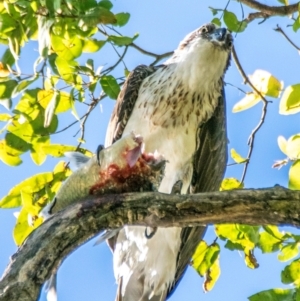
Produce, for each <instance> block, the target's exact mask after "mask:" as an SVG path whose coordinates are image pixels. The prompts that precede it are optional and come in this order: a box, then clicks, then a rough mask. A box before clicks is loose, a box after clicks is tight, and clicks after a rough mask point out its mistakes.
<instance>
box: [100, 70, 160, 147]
mask: <svg viewBox="0 0 300 301" xmlns="http://www.w3.org/2000/svg"><path fill="white" fill-rule="evenodd" d="M157 68H158V67H151V66H150V67H148V66H145V65H139V66H137V67H136V68H135V69H134V70H133V71H131V72H130V74H129V75H128V77H127V79H126V81H125V83H124V85H123V88H122V90H121V92H120V94H119V96H118V99H117V103H116V105H115V108H114V110H113V113H112V116H111V119H110V122H109V125H108V129H107V133H106V141H105V144H106V146H109V145H111V144H112V143H114V142H115V141H116V140H118V139H120V138H121V137H122V134H123V131H124V128H125V126H126V124H127V122H128V119H129V118H130V115H131V113H132V110H133V108H134V105H135V102H136V100H137V97H138V93H139V89H140V86H141V84H142V81H143V80H144V79H145V78H146V77H148V76H149V75H151V74H152V73H153V72H154V71H155V70H157Z"/></svg>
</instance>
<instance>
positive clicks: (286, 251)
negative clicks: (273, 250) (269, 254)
mask: <svg viewBox="0 0 300 301" xmlns="http://www.w3.org/2000/svg"><path fill="white" fill-rule="evenodd" d="M280 251H281V252H280V254H278V259H279V260H280V261H287V260H290V259H292V258H293V257H295V256H297V255H298V243H292V244H288V245H286V246H284V247H283V248H282V249H281V250H280Z"/></svg>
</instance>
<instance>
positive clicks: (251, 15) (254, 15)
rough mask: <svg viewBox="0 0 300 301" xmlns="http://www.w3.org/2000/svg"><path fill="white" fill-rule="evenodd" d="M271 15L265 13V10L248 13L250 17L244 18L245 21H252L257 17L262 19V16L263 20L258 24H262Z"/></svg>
mask: <svg viewBox="0 0 300 301" xmlns="http://www.w3.org/2000/svg"><path fill="white" fill-rule="evenodd" d="M269 17H270V15H268V14H266V13H263V12H256V13H250V14H249V15H248V17H247V18H246V19H244V20H243V21H244V22H247V23H250V22H252V21H253V20H255V19H260V18H262V19H263V20H262V21H261V22H259V23H258V24H261V23H263V22H265V21H266V20H267V19H268V18H269Z"/></svg>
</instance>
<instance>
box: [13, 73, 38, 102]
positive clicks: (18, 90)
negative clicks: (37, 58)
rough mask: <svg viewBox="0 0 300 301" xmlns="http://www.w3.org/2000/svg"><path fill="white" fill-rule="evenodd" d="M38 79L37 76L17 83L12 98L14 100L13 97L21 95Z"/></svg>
mask: <svg viewBox="0 0 300 301" xmlns="http://www.w3.org/2000/svg"><path fill="white" fill-rule="evenodd" d="M38 78H39V77H38V76H33V77H31V78H29V79H26V80H22V81H19V82H18V84H17V85H16V87H15V88H14V90H13V92H12V97H13V98H14V97H16V96H18V95H19V94H20V93H22V92H23V91H24V90H26V89H27V87H28V86H29V85H31V84H32V83H33V82H35V81H36V80H37V79H38Z"/></svg>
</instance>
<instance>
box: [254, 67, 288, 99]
mask: <svg viewBox="0 0 300 301" xmlns="http://www.w3.org/2000/svg"><path fill="white" fill-rule="evenodd" d="M249 78H250V81H251V83H252V84H253V85H254V86H255V88H256V89H257V90H258V91H259V92H260V93H261V94H263V95H266V96H270V97H274V98H277V97H279V95H280V92H281V91H282V89H283V82H280V81H279V80H278V79H277V78H275V77H274V76H273V75H272V74H271V73H270V72H268V71H265V70H260V69H258V70H255V71H254V73H253V74H252V75H249Z"/></svg>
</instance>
